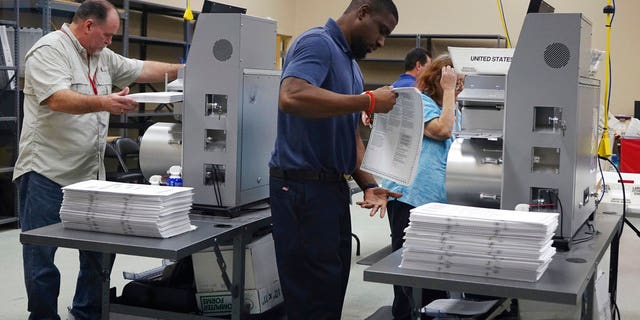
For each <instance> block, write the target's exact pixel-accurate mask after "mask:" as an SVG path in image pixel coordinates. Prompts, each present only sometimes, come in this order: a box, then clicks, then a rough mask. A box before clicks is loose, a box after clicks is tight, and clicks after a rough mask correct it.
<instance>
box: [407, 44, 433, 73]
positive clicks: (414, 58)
mask: <svg viewBox="0 0 640 320" xmlns="http://www.w3.org/2000/svg"><path fill="white" fill-rule="evenodd" d="M427 57H429V58H431V53H429V51H427V49H424V48H414V49H413V50H411V51H409V53H407V56H406V57H405V58H404V71H409V70H413V68H414V67H415V66H416V62H418V61H420V64H425V63H427Z"/></svg>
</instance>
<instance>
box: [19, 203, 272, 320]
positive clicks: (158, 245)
mask: <svg viewBox="0 0 640 320" xmlns="http://www.w3.org/2000/svg"><path fill="white" fill-rule="evenodd" d="M190 217H191V224H193V225H195V226H197V229H195V230H193V231H191V232H187V233H184V234H181V235H178V236H175V237H173V238H168V239H158V238H145V237H136V236H128V235H119V234H108V233H96V232H88V231H81V230H72V229H65V228H64V227H63V226H62V223H58V224H54V225H50V226H46V227H42V228H38V229H34V230H30V231H27V232H23V233H21V234H20V242H22V243H23V244H32V245H48V246H58V247H66V248H74V249H81V250H92V251H98V252H102V253H116V254H128V255H134V256H144V257H153V258H165V259H174V260H178V259H181V258H184V257H187V256H189V255H191V254H193V253H195V252H198V251H200V250H203V249H205V248H208V247H211V246H216V245H218V244H219V243H229V242H232V243H233V279H232V282H231V288H230V289H231V290H230V291H231V292H232V295H233V298H232V312H231V319H234V320H237V319H243V318H244V317H245V315H244V314H243V313H242V309H243V303H244V280H245V279H244V275H245V271H244V268H245V247H246V244H247V243H248V242H249V240H250V238H251V235H252V234H253V233H255V232H256V231H259V230H261V229H263V228H265V227H268V226H269V225H270V224H271V211H270V210H269V209H264V210H260V211H256V212H252V213H247V214H243V215H242V216H239V217H236V218H233V219H229V218H226V217H220V216H204V215H196V214H192V215H191V216H190ZM104 259H105V260H106V261H105V262H109V261H108V259H110V256H109V255H105V258H104ZM104 265H108V263H105V264H104ZM223 271H224V270H223ZM223 273H224V272H223ZM109 283H110V271H109V270H108V269H104V270H103V282H102V319H103V320H104V319H109V313H110V312H116V313H122V314H130V315H136V316H145V317H153V318H160V319H208V320H210V319H215V318H211V317H205V316H200V315H196V314H186V313H177V312H170V311H162V310H155V309H149V308H141V307H133V306H127V305H121V304H111V303H110V301H109ZM234 293H235V294H234Z"/></svg>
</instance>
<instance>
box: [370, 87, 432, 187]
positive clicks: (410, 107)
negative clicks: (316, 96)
mask: <svg viewBox="0 0 640 320" xmlns="http://www.w3.org/2000/svg"><path fill="white" fill-rule="evenodd" d="M393 91H394V92H395V93H397V94H398V97H397V98H396V104H395V106H394V107H393V109H392V110H391V111H390V112H388V113H376V114H375V121H373V129H372V131H371V135H370V136H369V142H368V144H367V149H366V151H365V154H364V159H363V160H362V165H360V169H362V170H364V171H366V172H369V173H371V174H373V175H376V176H379V177H382V178H385V179H389V180H391V181H394V182H396V183H399V184H402V185H410V184H411V183H412V182H413V179H414V178H415V177H416V173H417V171H418V160H419V158H420V151H421V149H422V136H423V132H424V131H423V128H424V121H423V118H424V117H423V112H424V111H423V107H422V96H421V95H420V91H418V89H416V88H413V87H410V88H394V89H393Z"/></svg>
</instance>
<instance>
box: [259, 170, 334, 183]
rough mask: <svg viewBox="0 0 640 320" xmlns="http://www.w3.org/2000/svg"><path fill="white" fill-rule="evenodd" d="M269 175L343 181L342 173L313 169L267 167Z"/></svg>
mask: <svg viewBox="0 0 640 320" xmlns="http://www.w3.org/2000/svg"><path fill="white" fill-rule="evenodd" d="M269 175H271V176H272V177H275V178H280V179H286V180H294V181H296V180H297V181H319V182H340V181H344V175H342V174H338V173H328V172H322V171H313V170H282V169H280V168H269Z"/></svg>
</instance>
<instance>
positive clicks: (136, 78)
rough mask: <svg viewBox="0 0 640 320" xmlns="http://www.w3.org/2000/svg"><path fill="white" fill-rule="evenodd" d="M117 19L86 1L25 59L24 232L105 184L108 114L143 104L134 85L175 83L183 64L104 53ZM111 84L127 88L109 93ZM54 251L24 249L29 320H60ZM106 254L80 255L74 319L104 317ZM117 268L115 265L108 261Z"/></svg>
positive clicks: (19, 180) (98, 0) (106, 6)
mask: <svg viewBox="0 0 640 320" xmlns="http://www.w3.org/2000/svg"><path fill="white" fill-rule="evenodd" d="M119 26H120V18H119V15H118V12H117V10H116V9H115V7H114V6H113V5H112V4H111V3H110V2H109V1H106V0H87V1H85V2H83V3H82V4H81V5H80V6H79V7H78V9H77V11H76V12H75V14H74V17H73V20H72V22H71V23H70V24H64V25H63V26H62V28H61V29H60V30H58V31H55V32H51V33H49V34H47V35H45V36H44V37H42V38H41V39H40V40H39V41H38V42H37V43H36V44H35V45H34V46H33V47H32V48H31V49H30V50H29V51H28V52H27V54H26V57H25V84H24V120H23V126H22V133H21V136H20V146H19V155H18V159H17V161H16V165H15V170H14V176H13V178H14V180H15V181H16V184H17V185H18V193H19V197H20V208H19V211H20V224H21V227H22V230H23V231H27V230H31V229H35V228H39V227H43V226H46V225H50V224H54V223H57V222H60V214H59V211H60V205H61V203H62V189H61V188H62V187H64V186H67V185H69V184H72V183H76V182H79V181H84V180H89V179H102V180H104V178H105V170H104V164H103V158H104V149H105V144H106V136H107V130H108V125H109V114H110V113H111V114H118V115H119V114H123V113H126V112H129V111H131V110H134V109H136V108H137V106H138V104H137V103H136V102H135V101H134V100H133V99H131V98H128V97H127V96H126V95H127V94H128V93H129V88H128V87H127V85H128V84H130V83H132V82H141V83H144V82H159V81H162V80H163V79H164V75H165V74H168V77H169V78H170V79H175V78H176V77H177V72H178V69H180V68H181V67H182V66H183V65H180V64H169V63H162V62H155V61H141V60H135V59H129V58H125V57H123V56H121V55H119V54H116V53H114V52H113V51H111V50H110V49H108V48H107V46H108V45H110V44H111V40H112V37H113V36H114V34H115V33H116V32H117V31H118V28H119ZM113 86H116V87H119V88H124V89H123V90H122V91H120V92H117V93H112V92H111V89H112V87H113ZM56 249H57V248H56V247H45V246H33V245H23V265H24V277H25V285H26V289H27V297H28V300H29V301H28V310H29V312H30V316H29V319H60V317H59V315H58V310H57V306H58V302H57V298H58V294H59V291H60V272H59V271H58V269H57V267H56V266H55V264H54V256H55V252H56ZM102 259H103V257H102V254H100V253H98V252H90V251H83V250H80V273H79V275H78V282H77V285H76V293H75V296H74V299H73V306H72V309H71V311H70V312H71V313H72V315H73V316H74V317H75V318H76V319H99V318H100V312H101V304H100V303H101V281H102V277H103V275H102V274H101V269H102ZM111 260H112V261H111V263H113V259H111Z"/></svg>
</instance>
